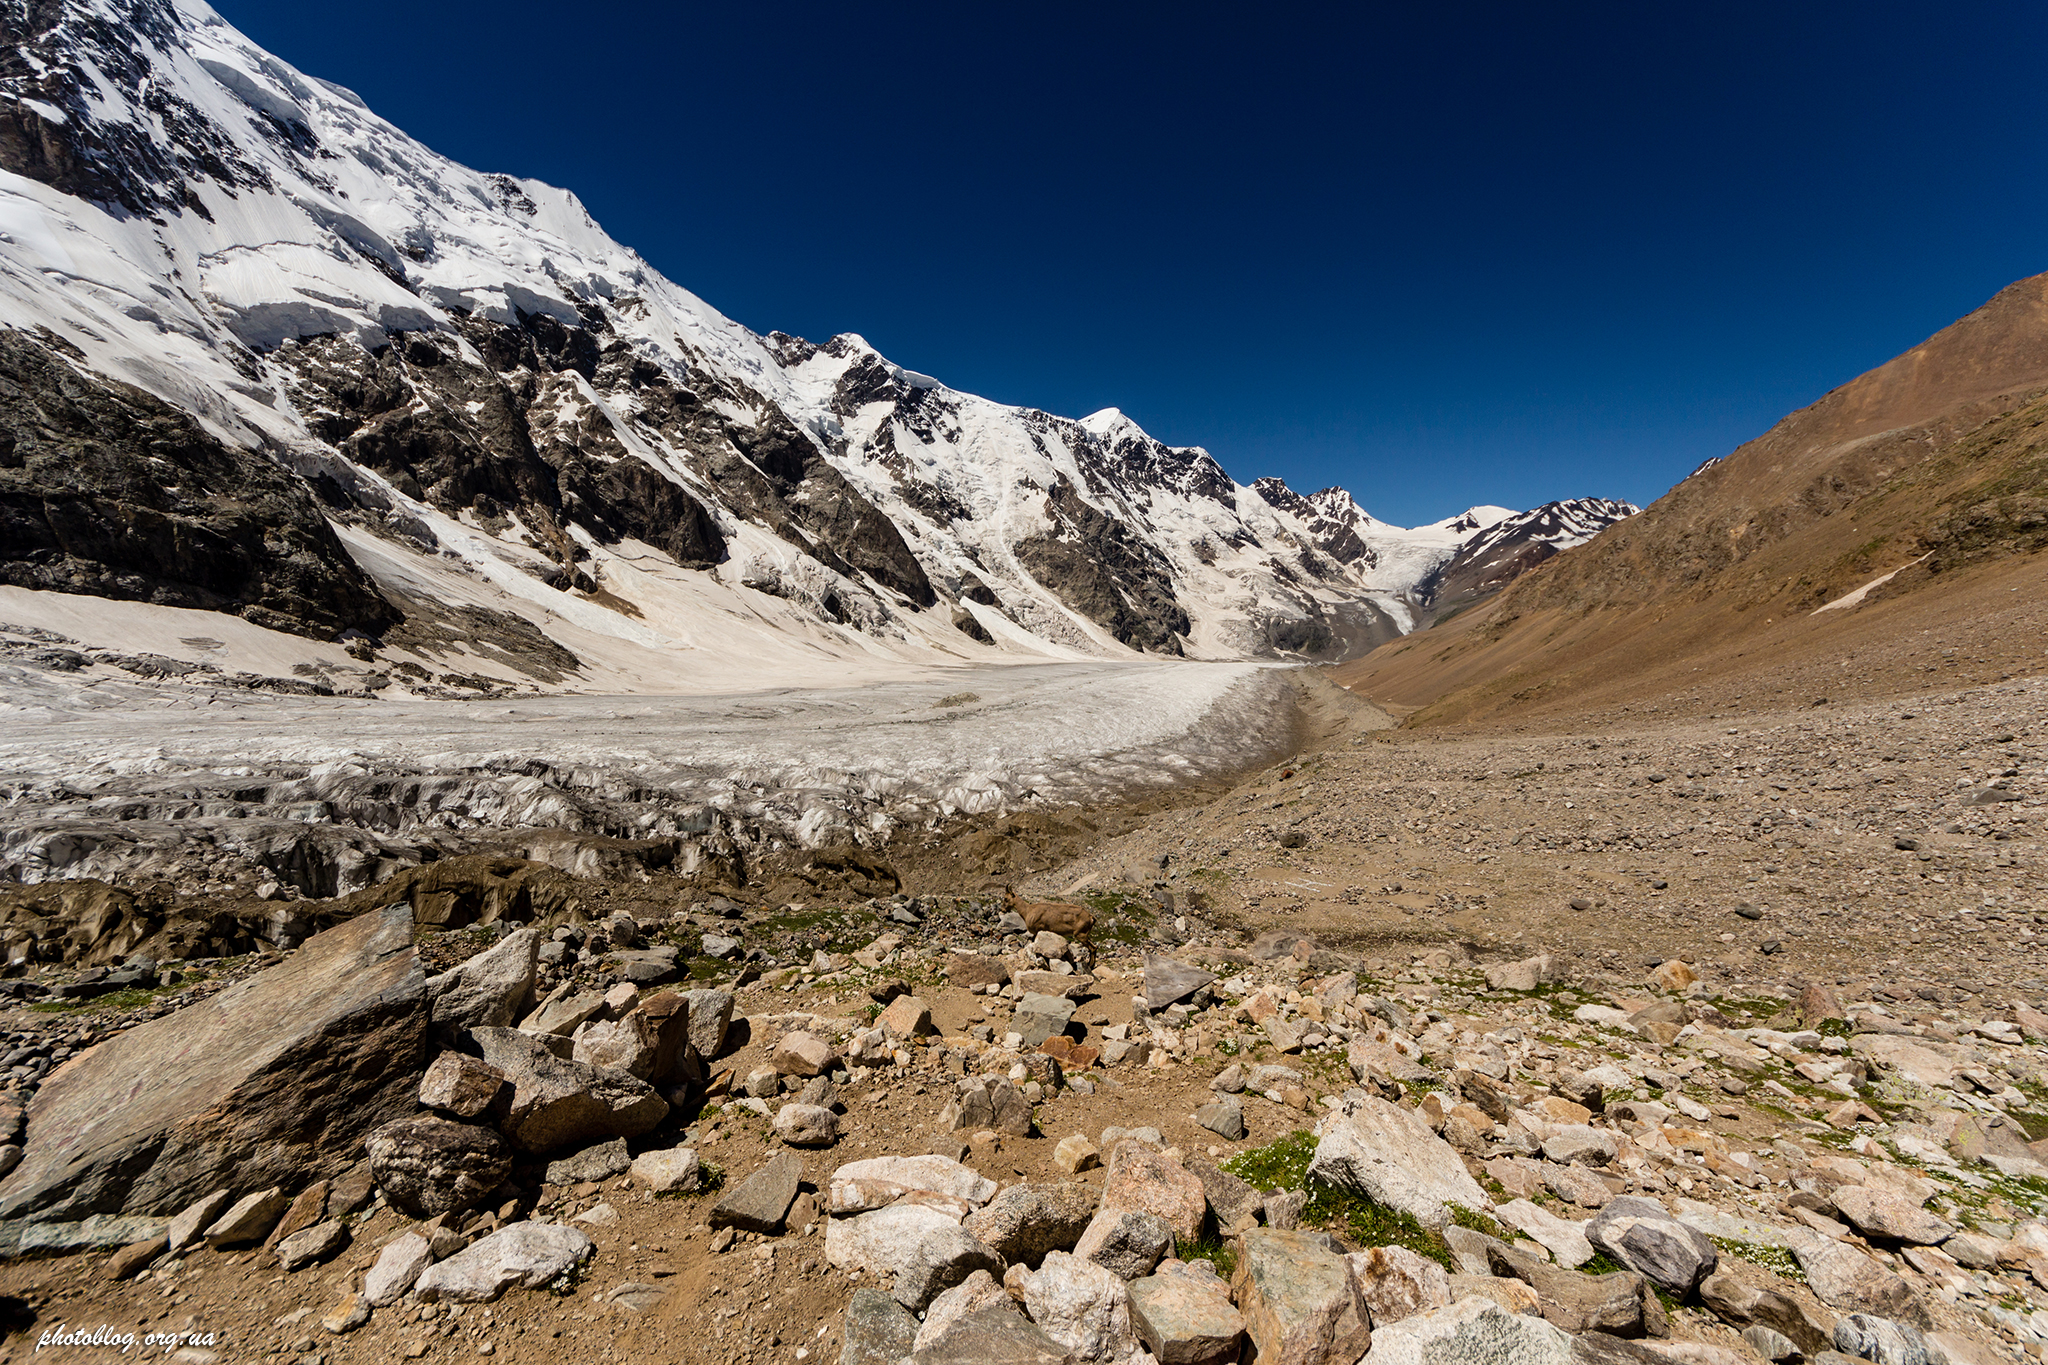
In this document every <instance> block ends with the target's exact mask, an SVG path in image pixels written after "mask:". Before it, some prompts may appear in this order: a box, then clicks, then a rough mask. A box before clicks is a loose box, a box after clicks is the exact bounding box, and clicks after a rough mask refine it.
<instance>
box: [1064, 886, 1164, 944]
mask: <svg viewBox="0 0 2048 1365" xmlns="http://www.w3.org/2000/svg"><path fill="white" fill-rule="evenodd" d="M1081 899H1082V900H1083V902H1084V903H1086V905H1087V906H1088V908H1089V909H1090V910H1093V911H1094V912H1095V930H1094V934H1093V937H1094V940H1095V942H1097V943H1102V942H1105V941H1107V942H1110V943H1121V944H1123V945H1124V946H1126V947H1131V948H1135V947H1137V946H1138V945H1139V944H1142V943H1144V942H1145V940H1146V939H1147V938H1149V937H1150V936H1151V933H1152V925H1153V922H1154V921H1155V920H1157V919H1158V918H1159V916H1158V914H1157V912H1155V911H1153V910H1150V909H1147V908H1146V905H1145V902H1143V901H1138V900H1134V899H1133V898H1131V897H1129V896H1126V895H1124V894H1123V893H1121V892H1118V891H1103V892H1098V893H1096V894H1095V895H1092V896H1083V897H1082V898H1081Z"/></svg>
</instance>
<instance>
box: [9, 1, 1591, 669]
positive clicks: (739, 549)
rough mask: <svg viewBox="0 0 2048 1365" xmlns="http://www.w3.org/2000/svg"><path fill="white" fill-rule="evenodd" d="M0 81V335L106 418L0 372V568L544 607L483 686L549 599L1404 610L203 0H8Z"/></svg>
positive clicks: (1357, 564)
mask: <svg viewBox="0 0 2048 1365" xmlns="http://www.w3.org/2000/svg"><path fill="white" fill-rule="evenodd" d="M0 109H4V115H0V174H4V175H5V177H6V179H5V183H4V197H0V219H4V222H5V223H6V224H7V225H8V226H7V233H6V237H5V242H4V245H0V324H4V326H5V327H7V328H8V329H10V333H9V340H8V342H7V361H6V366H5V367H4V368H6V369H7V372H9V373H17V374H19V375H23V376H43V378H42V379H40V380H37V381H35V382H36V383H38V384H40V385H43V386H45V387H47V386H49V385H50V384H52V383H54V384H56V386H57V387H58V388H60V389H61V390H63V391H64V392H66V393H68V394H69V395H71V402H72V405H73V407H74V408H75V409H76V410H77V412H78V413H80V414H82V415H91V414H98V415H99V418H100V419H106V418H108V417H109V415H110V414H125V415H124V416H123V417H122V418H121V420H119V421H113V420H95V421H93V422H92V423H90V424H89V426H88V427H85V428H80V429H79V430H77V431H72V432H71V433H70V434H69V435H68V436H65V437H64V438H63V439H61V440H59V439H53V437H54V436H55V435H56V432H55V431H53V430H49V429H46V427H45V426H43V425H38V423H37V422H34V421H30V420H29V419H28V417H27V416H26V415H25V414H23V413H21V412H17V411H14V410H13V409H10V408H8V407H7V406H6V404H4V403H0V437H4V438H5V449H4V451H0V507H4V508H6V509H8V511H7V513H6V515H7V516H8V517H9V518H10V524H12V525H13V526H14V528H15V530H16V534H13V535H9V536H7V537H5V538H4V540H0V544H4V546H5V547H6V548H5V551H4V553H0V581H4V582H6V583H11V584H15V585H18V586H23V587H30V588H36V589H50V590H58V591H65V592H87V593H93V594H97V595H101V596H106V597H110V598H117V599H123V600H131V601H138V602H147V603H153V604H159V605H177V606H196V607H202V608H205V609H208V610H219V611H224V612H231V613H235V614H239V615H242V616H245V617H247V618H249V619H251V620H254V621H258V622H260V623H262V624H264V625H266V626H272V627H275V628H277V629H281V630H287V631H294V632H298V633H301V634H304V635H308V636H311V637H314V638H318V639H322V640H327V639H333V638H334V637H336V636H337V635H343V636H346V637H347V638H349V639H351V640H353V641H355V642H357V643H358V644H359V646H360V649H361V652H362V653H364V654H365V655H372V656H378V657H381V658H382V660H383V661H384V662H385V663H386V664H387V665H393V664H404V665H408V666H411V667H415V668H422V669H426V670H428V671H430V672H432V671H437V670H434V668H433V663H432V660H431V658H430V657H425V656H423V655H422V653H421V651H420V646H421V645H422V644H423V643H426V642H431V641H432V640H434V639H435V638H436V631H435V629H434V623H435V622H436V621H437V620H438V619H439V618H440V617H442V616H445V615H446V614H447V613H449V612H451V611H453V612H456V613H462V612H466V611H474V610H477V609H480V608H482V607H484V606H485V605H486V604H483V603H479V602H478V601H477V600H476V594H477V588H476V585H477V583H478V582H479V581H481V582H483V583H488V584H491V585H493V586H494V587H495V588H496V589H497V590H498V592H499V593H500V594H501V595H502V601H500V600H499V599H496V598H493V599H490V601H491V602H492V603H494V604H495V605H489V606H488V609H489V610H491V611H495V612H497V613H499V614H500V615H501V616H504V615H509V616H510V617H511V618H512V619H513V620H514V621H518V622H523V623H525V625H526V627H527V631H528V632H529V633H532V634H538V635H539V636H540V637H541V639H540V640H538V641H536V640H531V639H522V638H518V637H519V636H520V635H521V634H522V632H521V631H519V630H518V629H517V628H516V627H513V628H511V630H510V636H509V637H508V639H507V641H506V642H505V644H506V648H505V654H506V657H502V658H493V657H491V656H490V654H489V652H488V651H485V652H483V653H482V654H481V655H480V656H478V657H477V658H476V659H475V663H476V665H477V666H475V667H458V668H455V669H452V670H448V671H450V672H452V673H453V674H455V675H457V676H458V677H459V678H463V679H465V680H467V681H470V682H474V681H475V679H476V678H478V677H481V678H485V679H489V680H490V681H489V682H486V683H484V684H482V686H483V687H484V688H485V689H486V690H487V689H488V688H489V687H491V686H503V685H506V684H513V683H521V682H524V681H525V680H526V679H525V678H522V677H521V676H520V675H521V674H522V673H524V674H526V675H527V677H533V676H541V677H542V680H543V681H545V682H556V681H559V680H560V678H559V676H557V677H554V678H548V677H545V676H544V674H545V673H546V672H552V673H554V674H556V675H561V674H565V673H566V674H568V675H571V676H574V675H577V674H579V673H584V675H585V676H586V677H587V676H588V674H587V672H585V670H586V665H585V663H584V662H582V661H581V660H579V659H578V657H577V655H578V654H579V653H580V652H581V651H580V650H578V649H577V648H576V647H575V646H574V645H567V644H564V643H563V641H562V639H561V636H562V634H563V632H562V629H561V624H562V623H563V622H570V623H574V624H575V625H576V626H578V627H579V628H581V629H583V630H587V631H590V632H594V633H595V634H596V635H597V636H598V637H601V638H603V639H605V640H607V641H610V642H614V643H613V644H611V645H610V647H611V648H617V647H618V644H620V643H623V644H625V645H630V646H633V647H635V648H640V649H652V650H655V651H656V652H657V653H659V652H661V651H673V650H675V649H677V648H679V647H681V648H689V647H691V646H690V643H689V642H691V641H692V640H693V639H694V637H696V636H697V635H699V634H702V633H707V632H709V633H712V634H717V633H720V632H723V633H725V634H727V635H729V634H730V633H731V632H733V631H735V630H739V631H742V632H746V631H754V630H761V631H766V632H768V633H769V634H771V635H774V636H777V637H780V638H782V639H784V640H785V642H789V641H816V642H820V643H823V644H826V645H827V646H828V647H829V648H831V649H832V650H835V651H837V653H838V654H839V655H840V656H842V657H855V658H857V657H861V656H863V655H865V654H867V653H870V652H872V651H874V650H876V649H880V650H882V651H884V652H885V653H893V654H895V655H898V656H901V657H905V658H920V659H929V658H932V657H935V656H936V657H940V658H960V657H967V658H981V657H999V656H1001V655H1003V654H1016V653H1020V652H1021V653H1023V654H1026V655H1037V656H1040V657H1072V656H1073V655H1074V654H1076V653H1079V654H1082V655H1109V656H1124V655H1127V654H1128V653H1129V652H1130V651H1140V652H1145V653H1152V654H1168V655H1179V654H1191V655H1194V656H1197V657H1207V658H1244V657H1297V658H1302V657H1306V658H1341V657H1349V656H1351V655H1354V654H1357V653H1359V652H1362V651H1363V650H1364V649H1367V648H1369V647H1370V646H1371V645H1373V644H1375V643H1378V642H1379V641H1381V640H1383V639H1386V638H1389V637H1390V636H1392V635H1394V634H1398V633H1399V632H1400V631H1401V630H1403V629H1405V628H1407V627H1408V626H1409V625H1410V624H1412V613H1411V612H1410V610H1409V607H1408V606H1407V605H1406V602H1407V598H1408V596H1409V595H1410V590H1411V588H1412V587H1413V583H1412V582H1410V581H1409V580H1410V579H1411V577H1413V575H1414V573H1415V572H1416V569H1415V566H1414V565H1413V564H1411V563H1410V560H1409V559H1408V558H1401V559H1400V562H1399V564H1398V565H1397V564H1395V563H1394V561H1392V560H1385V559H1382V558H1379V557H1376V556H1374V555H1365V556H1360V555H1358V554H1356V553H1353V552H1352V550H1351V545H1352V542H1353V541H1355V540H1356V539H1357V537H1356V536H1355V535H1354V534H1353V532H1352V531H1351V530H1350V529H1345V528H1339V530H1338V532H1337V533H1336V537H1335V539H1332V534H1331V531H1330V527H1331V526H1335V525H1336V523H1335V522H1330V523H1329V525H1328V526H1326V525H1325V524H1324V523H1325V522H1326V521H1328V518H1327V517H1325V516H1324V515H1323V514H1322V513H1320V512H1316V511H1314V510H1312V509H1309V508H1308V505H1307V504H1306V503H1304V502H1303V501H1302V500H1300V499H1297V498H1295V497H1294V495H1293V494H1292V493H1291V492H1288V491H1287V490H1285V489H1284V487H1282V486H1279V485H1275V484H1273V483H1271V482H1270V481H1262V483H1261V484H1260V485H1259V486H1257V487H1253V488H1248V487H1244V486H1241V485H1239V484H1237V483H1235V482H1234V481H1232V480H1231V479H1230V478H1229V477H1228V476H1227V475H1226V474H1225V473H1224V471H1223V470H1222V468H1221V467H1220V466H1219V465H1218V464H1217V463H1216V461H1215V460H1214V459H1212V458H1211V457H1210V456H1209V455H1208V454H1207V453H1206V452H1204V451H1202V450H1199V449H1193V448H1171V447H1168V446H1165V445H1163V444H1161V443H1160V442H1158V441H1156V440H1154V439H1152V438H1151V437H1150V436H1148V435H1147V434H1146V433H1145V432H1143V431H1142V430H1141V429H1140V428H1138V427H1137V426H1136V424H1135V423H1133V422H1131V421H1130V420H1129V419H1128V418H1126V417H1124V416H1123V415H1122V414H1120V413H1118V412H1116V411H1114V410H1108V411H1104V412H1101V413H1096V414H1094V415H1092V416H1090V417H1087V418H1084V419H1082V420H1079V421H1076V420H1070V419H1067V418H1062V417H1056V416H1053V415H1050V414H1047V413H1043V412H1038V411H1035V410H1031V409H1023V408H1014V407H1007V406H1003V405H1000V404H995V403H990V402H987V401H985V400H982V399H979V398H976V397H973V396H972V395H968V394H963V393H959V392H956V391H954V390H951V389H948V388H946V387H945V386H944V385H942V384H940V383H939V382H938V381H936V380H933V379H930V378H928V377H926V376H922V375H918V374H915V373H913V372H910V371H908V370H905V369H903V368H902V367H900V366H898V365H895V364H893V363H891V362H889V361H888V360H886V359H885V358H883V357H882V356H880V355H879V354H877V353H876V352H875V351H874V349H873V348H872V347H870V346H868V345H867V343H866V342H865V341H863V340H862V339H861V338H859V337H857V336H852V335H845V336H840V337H835V338H832V339H831V340H829V341H827V342H825V343H824V344H822V345H820V344H814V343H811V342H808V341H804V340H802V339H800V338H796V337H790V336H786V335H784V334H781V333H772V334H770V335H768V336H765V337H764V336H759V335H756V334H754V333H752V332H750V331H748V330H747V329H745V328H743V327H740V326H739V325H737V324H735V323H733V322H732V321H731V320H730V319H727V318H725V317H723V316H721V315H719V314H718V313H717V312H716V311H715V310H713V309H711V308H710V307H709V306H708V305H706V304H704V303H703V302H702V301H701V300H698V299H696V298H695V297H693V296H692V295H690V294H688V293H687V292H685V291H684V290H682V289H680V288H678V287H676V286H675V285H674V284H672V283H671V282H669V281H668V280H666V279H664V278H662V277H661V276H660V275H659V274H658V273H657V272H656V271H654V270H653V269H652V268H651V267H650V266H648V265H647V264H646V263H645V262H644V261H642V260H640V259H639V258H638V257H637V256H635V255H634V254H633V253H632V252H630V251H629V250H627V249H626V248H624V247H622V246H620V245H619V244H618V243H616V242H614V241H612V240H611V239H610V238H609V237H607V236H606V235H605V234H604V233H603V231H602V230H601V229H600V228H599V227H598V226H597V225H596V224H595V223H594V222H592V221H591V220H590V218H589V216H588V215H587V214H586V213H585V212H584V211H583V209H582V207H581V205H580V204H579V203H577V201H576V200H575V199H574V197H573V196H571V195H568V194H566V193H564V192H562V191H560V190H556V189H553V188H551V187H548V186H544V185H540V184H538V183H535V182H528V181H520V180H515V179H512V178H509V177H505V176H495V175H484V174H479V173H477V172H473V171H470V170H468V169H466V168H463V167H460V166H457V165H454V164H453V163H450V162H448V161H447V160H445V159H444V158H441V157H438V156H436V155H434V154H433V153H432V152H430V151H428V150H427V149H426V148H424V147H422V146H420V145H419V144H418V143H417V142H415V141H413V140H412V139H410V138H408V137H406V136H405V135H404V134H403V133H401V132H400V131H399V130H397V129H396V128H393V127H392V126H391V125H389V124H387V123H385V122H384V121H382V120H381V119H378V118H377V117H376V116H375V115H374V114H373V113H371V112H370V111H369V110H368V109H367V108H365V107H364V106H363V104H362V102H361V101H360V100H359V99H357V98H356V97H355V96H354V95H353V94H352V93H351V92H349V91H347V90H345V89H342V88H341V87H339V86H335V85H332V84H329V83H326V82H323V81H319V80H317V79H314V78H311V77H307V76H305V75H303V74H301V73H299V72H297V71H294V70H293V69H291V68H290V67H289V66H287V65H286V64H285V63H283V62H281V61H279V60H278V59H277V58H275V57H274V56H272V55H271V54H269V53H266V52H263V51H262V50H261V49H259V48H257V47H256V46H255V45H253V44H252V43H250V42H249V41H248V40H247V39H246V38H244V37H243V36H242V35H241V34H239V33H237V32H236V31H235V30H233V29H232V28H231V27H229V26H228V25H227V24H226V23H225V22H223V21H222V20H221V19H220V17H219V16H218V15H216V14H214V13H213V12H212V11H211V10H210V9H208V8H206V7H205V6H203V5H200V4H197V3H192V4H186V3H182V0H121V2H120V3H116V2H115V0H65V3H61V4H54V5H44V6H35V7H31V8H30V9H29V10H28V11H26V12H25V13H24V14H23V15H22V16H21V22H20V25H19V33H18V35H17V41H16V42H15V43H13V44H12V45H11V50H10V54H9V57H8V58H7V60H6V63H5V64H4V66H0ZM53 376H54V377H59V378H52V377H53ZM151 400H154V401H153V402H152V401H151ZM10 412H13V415H12V416H11V417H10V416H9V413H10ZM178 415H182V420H184V421H186V422H187V423H196V424H197V425H196V427H194V429H193V431H191V432H189V433H187V434H185V435H183V436H180V437H177V438H175V440H173V439H172V438H171V437H169V436H167V435H156V434H152V432H153V431H154V429H155V428H156V427H161V428H163V430H164V431H165V432H166V433H168V432H171V431H172V430H173V429H174V428H175V427H176V426H177V422H178V420H179V416H178ZM151 424H154V425H153V426H152V425H151ZM71 425H72V426H73V427H76V426H77V423H72V424H71ZM81 433H83V434H81ZM152 443H154V445H152ZM173 446H175V447H176V449H175V450H174V449H173ZM156 447H162V449H160V450H158V449H156ZM150 451H154V455H153V458H157V459H162V460H165V461H167V463H168V466H169V467H171V468H176V469H177V470H178V471H179V472H178V473H177V474H175V475H170V474H169V473H168V472H167V469H166V468H165V467H157V466H150V465H149V464H148V463H147V461H148V460H149V459H150V458H152V455H151V454H149V453H147V452H150ZM138 462H139V463H138ZM1330 496H1331V495H1328V494H1318V495H1316V497H1317V498H1321V499H1324V500H1325V501H1329V499H1330ZM1343 501H1344V502H1346V503H1347V505H1348V501H1349V500H1348V497H1346V498H1344V499H1343ZM1333 505H1334V504H1333ZM1572 506H1573V507H1574V508H1575V509H1577V510H1576V511H1575V512H1574V513H1573V514H1572V515H1575V516H1577V517H1580V518H1586V517H1590V518H1593V519H1594V520H1596V521H1598V522H1601V523H1604V522H1605V521H1609V520H1612V519H1613V518H1614V517H1615V516H1618V515H1625V512H1626V509H1625V508H1623V506H1622V505H1621V504H1610V503H1604V502H1598V501H1583V502H1580V503H1575V504H1572ZM1298 514H1299V515H1298ZM1360 515H1362V514H1360ZM1303 516H1307V517H1308V521H1304V520H1302V517H1303ZM1368 520H1369V519H1368ZM1310 523H1314V524H1313V525H1311V524H1310ZM1472 529H1476V524H1475V527H1474V528H1472ZM174 531H175V534H173V532H174ZM337 531H338V532H339V539H338V540H337V539H336V534H335V533H336V532H337ZM1416 534H1418V535H1421V536H1422V540H1423V541H1425V542H1427V546H1426V551H1427V552H1426V553H1425V554H1424V555H1423V557H1422V558H1423V560H1431V559H1442V558H1447V557H1449V556H1451V555H1453V554H1455V553H1456V550H1457V546H1458V540H1457V536H1456V535H1455V534H1451V533H1447V532H1445V531H1444V529H1443V528H1442V527H1438V528H1425V530H1424V532H1419V533H1416ZM1531 534H1534V535H1536V536H1537V537H1538V539H1540V540H1542V541H1543V543H1544V544H1546V545H1547V544H1557V545H1562V544H1565V543H1569V541H1570V540H1571V538H1572V536H1573V535H1574V534H1576V533H1575V532H1572V531H1569V530H1549V529H1545V530H1541V531H1532V532H1531ZM1407 535H1409V533H1407V532H1404V531H1401V530H1400V528H1393V527H1387V526H1384V525H1382V524H1379V523H1372V525H1371V528H1370V533H1369V534H1368V535H1367V536H1366V540H1367V541H1370V542H1371V543H1373V544H1376V545H1379V544H1385V545H1392V544H1394V543H1395V542H1398V541H1400V540H1401V538H1402V537H1404V536H1407ZM295 537H296V538H298V539H303V540H304V541H305V543H304V545H299V544H297V543H296V540H294V538H295ZM287 541H289V542H292V543H290V544H287V543H285V542H287ZM344 549H345V551H346V553H343V550H344ZM1532 554H1535V555H1537V556H1538V557H1540V554H1541V552H1540V551H1532ZM1416 562H1417V563H1421V562H1422V561H1416ZM1516 562H1520V561H1519V560H1518V561H1516ZM257 564H261V565H262V566H263V567H262V569H261V571H260V572H256V571H254V570H252V567H251V566H252V565H257ZM1422 571H1425V572H1426V566H1425V567H1424V569H1423V570H1422ZM500 633H501V634H502V633H504V632H502V631H501V632H500ZM92 643H96V644H98V643H106V642H103V641H97V640H96V641H93V642H92ZM550 647H552V650H553V651H554V654H553V656H551V655H550ZM428 653H431V651H429V652H428ZM563 654H566V655H567V656H568V657H567V658H566V659H565V658H562V657H559V656H560V655H563ZM403 681H404V680H403V679H401V680H400V682H401V685H402V683H403ZM420 681H422V682H427V681H430V680H429V679H428V678H426V677H425V676H424V675H423V676H422V677H421V678H420Z"/></svg>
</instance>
